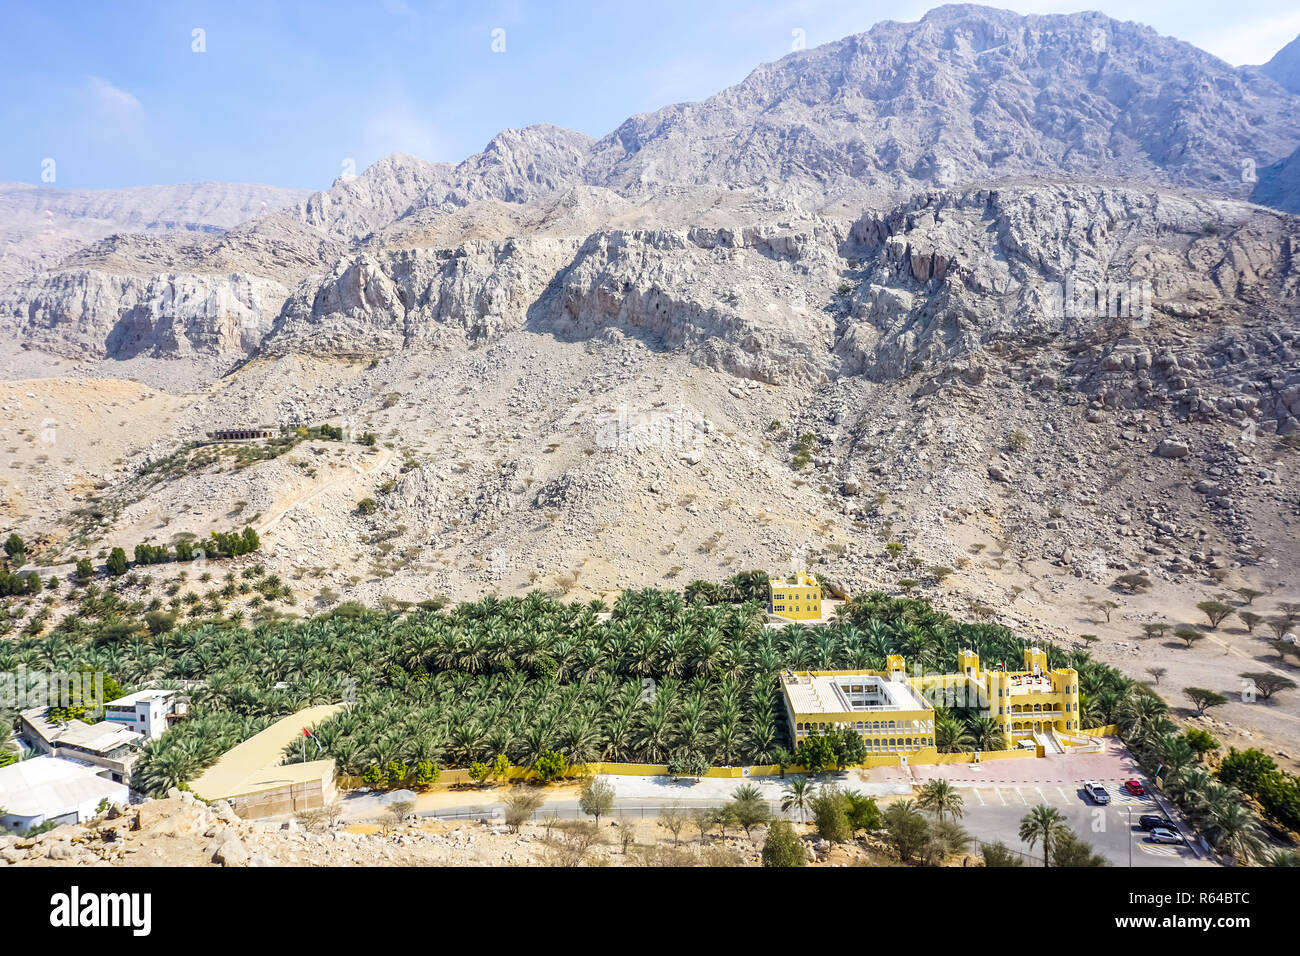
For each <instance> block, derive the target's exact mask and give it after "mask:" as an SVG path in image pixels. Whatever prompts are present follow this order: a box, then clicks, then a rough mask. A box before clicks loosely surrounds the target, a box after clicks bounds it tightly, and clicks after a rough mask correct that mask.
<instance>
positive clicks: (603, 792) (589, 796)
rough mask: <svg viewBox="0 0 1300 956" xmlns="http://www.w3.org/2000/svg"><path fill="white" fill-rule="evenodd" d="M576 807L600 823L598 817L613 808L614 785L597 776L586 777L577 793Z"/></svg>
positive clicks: (597, 823)
mask: <svg viewBox="0 0 1300 956" xmlns="http://www.w3.org/2000/svg"><path fill="white" fill-rule="evenodd" d="M578 807H579V809H581V810H582V812H583V813H585V814H587V816H589V817H592V818H594V819H595V821H596V825H597V826H599V825H600V818H601V817H602V816H604V815H605V814H607V813H609V812H610V811H611V810H613V809H614V787H613V785H612V784H610V783H609V782H608V781H606V780H601V779H600V778H599V777H588V778H587V780H586V781H585V782H584V783H583V785H582V790H581V792H580V793H579V794H578Z"/></svg>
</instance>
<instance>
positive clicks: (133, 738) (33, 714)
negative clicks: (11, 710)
mask: <svg viewBox="0 0 1300 956" xmlns="http://www.w3.org/2000/svg"><path fill="white" fill-rule="evenodd" d="M46 713H47V708H45V707H34V708H32V709H31V710H25V711H23V712H22V713H21V714H19V735H20V736H22V737H23V738H24V739H26V740H27V741H28V743H30V744H31V745H32V746H33V748H34V749H36V750H40V751H42V752H44V753H47V754H49V755H50V756H53V757H69V758H72V759H74V760H80V761H83V762H85V763H90V764H94V765H96V766H98V767H100V768H102V769H105V770H107V771H109V774H110V776H111V777H112V779H113V780H115V781H117V782H118V783H127V782H129V780H130V778H131V767H132V766H134V765H135V762H136V760H138V759H139V757H140V751H141V750H142V749H143V747H144V743H145V737H144V735H143V734H140V733H137V732H136V731H134V730H132V729H130V728H129V727H126V726H124V725H122V724H121V723H117V722H115V721H111V720H101V721H99V722H98V723H94V724H87V723H85V722H84V721H81V720H70V721H68V722H67V723H65V724H59V723H55V722H53V721H51V720H48V719H47V718H46V716H45V715H46Z"/></svg>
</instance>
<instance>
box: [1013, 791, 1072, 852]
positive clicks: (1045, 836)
mask: <svg viewBox="0 0 1300 956" xmlns="http://www.w3.org/2000/svg"><path fill="white" fill-rule="evenodd" d="M1069 832H1070V828H1069V827H1068V826H1066V823H1065V817H1063V816H1061V814H1060V812H1059V811H1058V810H1057V809H1056V808H1055V807H1050V806H1048V805H1047V804H1045V803H1040V804H1039V805H1038V806H1036V807H1034V808H1033V809H1032V810H1030V811H1029V812H1028V813H1027V814H1025V816H1024V817H1023V818H1022V819H1021V821H1020V839H1021V840H1022V841H1023V842H1025V843H1027V844H1028V845H1029V848H1030V849H1031V850H1032V849H1033V848H1034V846H1035V844H1038V843H1041V844H1042V845H1043V866H1045V867H1046V866H1050V865H1051V856H1052V846H1053V845H1054V844H1055V843H1056V842H1057V841H1058V840H1059V839H1061V837H1062V836H1064V835H1066V834H1068V833H1069Z"/></svg>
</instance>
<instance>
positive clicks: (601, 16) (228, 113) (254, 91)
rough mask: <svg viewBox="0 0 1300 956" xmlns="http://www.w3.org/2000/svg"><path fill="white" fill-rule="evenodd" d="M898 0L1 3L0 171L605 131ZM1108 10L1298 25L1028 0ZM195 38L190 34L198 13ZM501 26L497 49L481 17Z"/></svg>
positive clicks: (1252, 59) (86, 171) (1216, 49)
mask: <svg viewBox="0 0 1300 956" xmlns="http://www.w3.org/2000/svg"><path fill="white" fill-rule="evenodd" d="M933 5H934V4H932V3H913V2H909V0H893V2H877V0H866V2H864V0H857V2H851V0H772V2H767V0H747V2H746V0H716V2H709V0H693V2H685V0H665V2H647V3H633V2H629V0H612V2H611V0H604V2H578V0H572V2H570V0H545V2H542V0H536V2H530V0H513V2H494V0H485V2H474V3H469V2H464V3H433V2H428V3H426V2H420V0H350V2H347V3H335V2H327V0H321V2H314V3H308V2H302V3H289V2H286V3H280V4H275V3H271V2H265V0H263V2H260V3H259V2H243V0H227V2H222V3H202V2H198V3H180V2H172V3H153V2H135V3H129V4H128V3H120V4H119V3H105V2H103V0H97V2H85V3H82V2H69V3H52V4H50V3H47V4H38V3H30V4H26V5H23V6H20V5H18V4H9V5H7V7H6V10H5V25H4V30H3V33H2V34H0V89H2V90H3V91H4V92H3V94H0V129H3V130H4V136H3V141H2V142H0V180H3V181H16V182H33V183H36V182H40V181H41V170H42V161H43V160H44V159H46V158H52V159H54V161H55V164H56V165H55V171H56V185H58V186H62V187H69V188H87V187H95V188H98V187H115V186H132V185H149V184H155V183H169V182H184V181H197V180H209V179H212V180H215V179H221V180H229V181H243V182H264V183H273V184H276V185H282V186H296V187H302V188H311V189H320V188H325V187H327V186H328V185H329V184H330V183H331V182H332V181H333V180H334V178H335V177H336V176H338V174H339V173H340V172H342V171H343V168H344V163H345V162H346V161H348V160H351V161H352V162H354V163H355V166H356V168H357V170H360V169H363V168H364V167H365V166H367V165H368V164H369V163H371V162H373V161H374V160H376V159H378V158H379V157H381V156H384V155H386V154H388V153H391V152H394V151H399V150H400V151H404V152H409V153H414V154H416V155H419V156H423V157H424V158H426V159H432V160H449V161H459V160H461V159H463V158H464V157H465V156H467V155H469V154H470V153H473V152H476V151H477V150H479V149H481V148H482V146H483V144H484V143H486V142H487V141H488V140H489V139H490V138H491V137H492V136H493V135H494V134H495V133H496V132H498V131H499V130H501V129H503V128H506V127H519V126H526V125H528V124H530V123H542V122H548V123H555V124H557V125H560V126H567V127H570V128H572V129H576V130H581V131H582V132H584V133H587V134H589V135H592V136H602V135H604V134H605V133H608V132H609V131H610V130H612V129H613V128H614V127H616V126H617V125H618V123H619V122H621V121H622V120H623V119H624V118H626V117H627V116H629V115H631V114H633V113H638V112H645V111H648V110H653V109H657V108H659V107H661V106H665V105H667V104H669V103H674V102H679V101H682V100H697V99H702V98H703V97H705V96H708V95H710V94H712V93H714V92H717V91H718V90H719V89H721V88H723V87H725V86H728V85H730V84H732V83H735V82H738V81H739V80H741V79H743V78H744V76H745V75H746V74H747V73H748V72H749V71H750V70H751V69H752V68H753V67H754V66H755V65H757V64H758V63H760V62H763V61H767V60H774V59H777V58H779V57H781V56H784V55H785V54H786V53H788V52H790V49H791V42H792V35H793V31H794V30H802V31H804V35H805V36H806V39H807V45H808V46H815V45H817V44H819V43H825V42H828V41H830V40H834V39H838V38H839V37H841V36H845V35H847V34H850V33H859V32H863V31H865V30H867V29H868V28H869V27H870V26H871V25H872V24H873V23H876V22H877V21H879V20H883V19H894V20H915V19H918V18H919V17H920V16H921V15H922V14H923V13H924V12H925V11H926V10H927V9H929V8H930V7H931V6H933ZM998 5H999V6H1006V7H1010V8H1011V9H1015V10H1018V11H1019V12H1022V13H1056V12H1069V11H1072V10H1077V9H1099V10H1102V11H1103V12H1106V13H1109V14H1110V15H1112V16H1115V17H1117V18H1119V19H1135V20H1140V21H1142V22H1144V23H1147V24H1150V25H1151V26H1153V27H1155V28H1156V29H1157V30H1159V31H1160V32H1161V33H1166V34H1171V35H1173V36H1176V37H1178V38H1180V39H1183V40H1187V41H1189V42H1192V43H1195V44H1197V45H1198V46H1201V47H1203V48H1204V49H1207V50H1209V51H1210V52H1211V53H1214V54H1216V55H1217V56H1220V57H1222V58H1223V59H1225V60H1227V61H1228V62H1230V63H1233V64H1242V63H1259V62H1263V61H1265V60H1267V59H1268V58H1269V57H1270V56H1272V54H1273V53H1274V52H1276V50H1277V49H1279V48H1280V47H1281V46H1283V45H1284V44H1285V43H1287V42H1288V41H1289V40H1290V39H1292V38H1293V37H1295V36H1296V35H1297V34H1298V33H1300V5H1298V4H1296V3H1295V0H1277V2H1274V0H1249V2H1244V0H1243V2H1237V3H1231V4H1229V3H1224V2H1222V0H1214V2H1205V0H1184V2H1176V0H1170V2H1165V0H1152V2H1146V3H1133V2H1100V3H1099V2H1095V0H1091V2H1090V0H1078V2H1075V3H1059V2H1053V0H1025V2H1023V3H1005V4H998ZM196 29H200V30H202V31H203V39H204V42H205V45H206V51H205V52H202V53H196V52H194V51H193V50H192V47H193V46H194V44H195V41H194V39H193V37H194V33H193V31H194V30H196ZM497 29H500V30H504V31H505V32H504V39H505V44H504V45H505V50H504V52H493V50H492V44H493V31H494V30H497Z"/></svg>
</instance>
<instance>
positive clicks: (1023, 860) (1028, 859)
mask: <svg viewBox="0 0 1300 956" xmlns="http://www.w3.org/2000/svg"><path fill="white" fill-rule="evenodd" d="M990 846H995V844H992V843H985V842H984V841H983V840H976V841H975V842H974V844H973V845H972V849H973V851H974V852H975V853H978V854H979V855H980V857H981V859H982V858H983V856H984V849H985V848H986V847H990ZM999 849H1000V850H1004V851H1005V852H1007V853H1010V854H1011V855H1012V857H1013V858H1015V859H1019V860H1020V865H1021V866H1042V865H1043V857H1042V854H1039V855H1037V856H1035V855H1034V854H1032V853H1026V852H1024V851H1023V850H1017V849H1016V848H1015V847H1011V846H1007V845H1006V844H1005V843H1003V844H1002V845H1001V846H1000V847H999Z"/></svg>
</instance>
